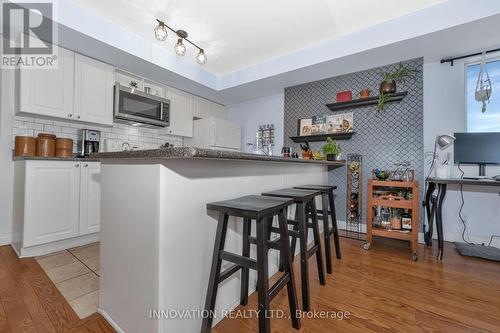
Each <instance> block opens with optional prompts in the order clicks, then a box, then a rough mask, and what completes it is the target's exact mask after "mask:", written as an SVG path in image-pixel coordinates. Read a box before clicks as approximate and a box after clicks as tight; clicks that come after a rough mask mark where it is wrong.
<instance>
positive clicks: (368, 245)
mask: <svg viewBox="0 0 500 333" xmlns="http://www.w3.org/2000/svg"><path fill="white" fill-rule="evenodd" d="M371 245H372V244H371V243H370V242H366V243H364V244H363V249H365V250H367V251H368V250H369V249H370V246H371Z"/></svg>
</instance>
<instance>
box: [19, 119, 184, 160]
mask: <svg viewBox="0 0 500 333" xmlns="http://www.w3.org/2000/svg"><path fill="white" fill-rule="evenodd" d="M80 128H88V129H95V130H98V131H100V132H101V144H102V145H104V143H105V142H104V141H105V140H106V139H115V140H122V141H127V142H128V143H129V144H131V145H133V144H153V145H158V146H159V145H162V144H164V143H166V142H168V143H170V144H173V145H174V146H176V147H179V146H182V145H183V139H182V137H179V136H173V135H169V134H167V129H166V128H147V127H136V126H130V125H127V124H117V123H115V124H113V127H106V126H99V125H93V124H86V123H81V122H71V121H61V120H51V119H47V118H38V117H26V116H15V117H14V121H13V131H12V133H13V137H12V141H13V142H12V147H14V137H15V136H16V135H31V136H35V137H36V136H37V135H38V133H51V134H55V135H56V136H57V137H62V138H71V139H73V152H74V153H76V151H77V145H76V143H77V140H78V129H80ZM103 147H104V146H103Z"/></svg>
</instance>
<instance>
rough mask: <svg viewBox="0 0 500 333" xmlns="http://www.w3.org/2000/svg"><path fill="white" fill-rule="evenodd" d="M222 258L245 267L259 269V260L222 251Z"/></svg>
mask: <svg viewBox="0 0 500 333" xmlns="http://www.w3.org/2000/svg"><path fill="white" fill-rule="evenodd" d="M220 258H221V259H222V260H226V261H229V262H232V263H234V264H237V265H240V266H242V267H245V268H250V269H253V270H257V261H256V260H254V259H250V258H247V257H243V256H240V255H239V254H234V253H231V252H226V251H220Z"/></svg>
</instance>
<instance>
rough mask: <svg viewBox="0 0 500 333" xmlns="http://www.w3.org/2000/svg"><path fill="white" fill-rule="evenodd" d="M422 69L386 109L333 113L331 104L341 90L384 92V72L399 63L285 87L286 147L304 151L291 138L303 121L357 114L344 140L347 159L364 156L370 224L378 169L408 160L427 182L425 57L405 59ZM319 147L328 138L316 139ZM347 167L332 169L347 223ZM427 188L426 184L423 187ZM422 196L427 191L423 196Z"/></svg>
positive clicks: (339, 213)
mask: <svg viewBox="0 0 500 333" xmlns="http://www.w3.org/2000/svg"><path fill="white" fill-rule="evenodd" d="M403 64H405V65H409V66H411V67H412V68H415V69H418V70H419V71H420V73H419V74H418V75H417V77H416V78H415V79H410V80H408V81H406V82H405V83H401V84H398V85H397V91H398V92H401V91H408V95H407V96H406V97H405V98H404V99H403V100H402V101H401V102H399V103H392V104H388V105H387V107H386V109H385V111H383V112H377V111H376V106H366V107H360V108H355V109H349V110H340V111H335V112H332V111H329V110H328V108H327V107H326V106H325V104H328V103H332V102H335V95H336V93H337V92H338V91H342V90H351V91H352V93H353V99H355V98H357V97H356V96H355V95H357V94H358V93H359V91H361V90H363V89H366V88H368V89H371V90H372V91H373V92H372V95H378V88H379V84H380V81H381V79H382V73H384V72H387V71H393V70H394V69H395V68H396V66H397V65H398V64H391V65H388V66H383V67H377V68H373V69H369V70H365V71H360V72H356V73H351V74H346V75H342V76H337V77H333V78H330V79H325V80H320V81H315V82H310V83H306V84H302V85H298V86H294V87H289V88H286V89H285V119H284V136H285V138H284V145H285V146H290V147H293V148H292V149H293V151H294V152H295V151H300V147H299V144H296V143H294V142H293V141H292V140H290V138H289V137H290V136H296V135H297V119H301V118H311V117H312V116H314V115H320V114H334V113H335V114H337V113H345V112H353V113H354V132H356V133H355V134H354V135H353V136H352V138H351V139H350V140H342V141H338V143H340V145H341V148H342V158H343V159H344V158H346V156H347V154H349V153H358V154H362V155H363V170H362V172H363V201H362V202H363V222H364V223H366V214H365V213H366V206H365V205H364V203H366V183H367V182H366V181H367V179H368V177H370V176H371V171H372V169H374V168H379V169H393V168H394V163H397V162H400V161H405V160H408V161H410V162H411V168H412V169H415V171H416V179H417V180H418V181H419V182H420V184H423V163H424V162H423V155H424V152H423V150H424V148H423V59H422V58H419V59H412V60H408V61H405V62H403ZM310 144H311V146H312V148H313V150H319V149H320V148H321V146H322V145H323V144H324V143H323V142H311V143H310ZM346 172H347V170H346V168H340V169H336V170H332V171H329V175H328V179H329V182H330V184H332V185H333V184H334V185H337V186H338V189H337V191H336V194H337V198H336V207H337V216H338V219H339V220H342V221H345V211H346V209H345V208H346ZM420 187H421V188H422V189H423V186H420ZM421 195H422V194H421Z"/></svg>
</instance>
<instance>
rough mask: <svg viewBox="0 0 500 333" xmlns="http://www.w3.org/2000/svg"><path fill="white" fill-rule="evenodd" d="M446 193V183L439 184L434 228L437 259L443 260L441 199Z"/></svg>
mask: <svg viewBox="0 0 500 333" xmlns="http://www.w3.org/2000/svg"><path fill="white" fill-rule="evenodd" d="M445 195H446V184H439V189H438V198H437V207H436V229H437V232H438V246H439V250H438V259H440V260H443V250H444V234H443V212H442V208H443V200H444V197H445Z"/></svg>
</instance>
